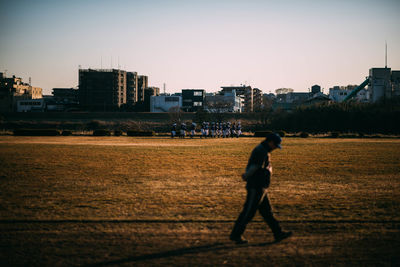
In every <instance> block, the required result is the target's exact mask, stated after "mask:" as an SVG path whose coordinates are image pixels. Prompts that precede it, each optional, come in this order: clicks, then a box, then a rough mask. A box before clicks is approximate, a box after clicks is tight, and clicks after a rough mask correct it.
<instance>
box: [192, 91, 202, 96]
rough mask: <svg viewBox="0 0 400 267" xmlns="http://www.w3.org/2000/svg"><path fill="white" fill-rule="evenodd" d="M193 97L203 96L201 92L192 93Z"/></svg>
mask: <svg viewBox="0 0 400 267" xmlns="http://www.w3.org/2000/svg"><path fill="white" fill-rule="evenodd" d="M193 96H203V91H194V92H193Z"/></svg>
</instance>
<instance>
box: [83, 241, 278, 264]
mask: <svg viewBox="0 0 400 267" xmlns="http://www.w3.org/2000/svg"><path fill="white" fill-rule="evenodd" d="M274 243H275V242H263V243H256V244H244V245H230V244H231V243H229V244H227V243H214V244H209V245H204V246H195V247H189V248H180V249H175V250H169V251H164V252H158V253H153V254H146V255H139V256H134V257H129V258H125V259H119V260H112V261H105V262H99V263H95V264H89V265H86V266H107V265H115V264H123V263H130V262H139V261H145V260H153V259H160V258H168V257H173V256H181V255H187V254H196V253H201V252H208V251H219V250H228V249H235V248H243V247H262V246H270V245H272V244H274Z"/></svg>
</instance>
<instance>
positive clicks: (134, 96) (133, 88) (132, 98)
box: [126, 72, 138, 106]
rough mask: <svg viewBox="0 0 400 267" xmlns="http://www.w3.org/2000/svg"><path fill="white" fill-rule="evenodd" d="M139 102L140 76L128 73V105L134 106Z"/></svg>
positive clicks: (135, 73)
mask: <svg viewBox="0 0 400 267" xmlns="http://www.w3.org/2000/svg"><path fill="white" fill-rule="evenodd" d="M137 102H138V75H137V72H127V73H126V103H127V104H128V106H133V105H134V104H135V103H137Z"/></svg>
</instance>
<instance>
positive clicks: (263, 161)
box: [246, 141, 271, 189]
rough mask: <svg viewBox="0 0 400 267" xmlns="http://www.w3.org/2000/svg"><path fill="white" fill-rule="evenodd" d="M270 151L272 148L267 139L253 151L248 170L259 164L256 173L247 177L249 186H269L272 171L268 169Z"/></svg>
mask: <svg viewBox="0 0 400 267" xmlns="http://www.w3.org/2000/svg"><path fill="white" fill-rule="evenodd" d="M269 152H270V148H269V146H268V144H267V142H266V141H263V142H261V143H260V144H259V145H258V146H256V147H255V148H254V149H253V151H252V152H251V155H250V158H249V162H248V163H247V167H246V172H247V171H248V170H249V168H250V167H251V166H252V165H256V166H258V169H257V170H256V171H255V173H254V174H253V175H252V176H250V177H249V178H248V179H247V185H246V187H247V188H258V189H261V188H268V187H269V183H270V179H271V173H270V172H269V170H268V169H267V167H268V166H269V164H270V162H269Z"/></svg>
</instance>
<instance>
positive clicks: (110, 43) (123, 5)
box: [0, 0, 400, 94]
mask: <svg viewBox="0 0 400 267" xmlns="http://www.w3.org/2000/svg"><path fill="white" fill-rule="evenodd" d="M0 22H1V27H0V72H4V71H5V70H7V76H11V75H16V76H17V77H22V78H23V79H24V81H26V82H28V79H29V77H31V78H32V85H33V86H39V87H42V88H43V89H44V94H51V89H52V88H54V87H74V86H77V85H78V68H79V65H80V66H81V67H82V68H101V67H103V68H111V67H113V68H118V63H119V66H120V68H121V69H124V70H127V71H137V72H138V73H139V74H142V75H148V76H149V85H151V86H157V87H160V89H161V90H162V88H163V83H166V86H167V92H178V91H180V90H181V89H183V88H204V89H206V90H207V91H208V92H215V91H218V90H220V87H221V86H229V85H240V84H247V85H251V86H252V87H257V88H260V89H261V90H263V92H264V93H268V92H270V91H271V92H274V90H275V89H277V88H281V87H290V88H293V89H294V90H295V91H308V88H310V87H311V86H312V85H314V84H319V85H321V86H322V87H323V88H324V89H325V91H324V92H325V93H327V92H328V89H329V88H330V87H332V86H334V85H348V84H360V83H362V82H363V81H364V79H365V77H366V76H368V70H369V69H370V68H372V67H384V66H385V41H387V46H388V67H391V68H392V69H395V70H400V1H399V0H335V1H325V0H297V1H296V0H281V1H278V0H276V1H272V0H247V1H236V0H210V1H209V0H194V1H192V0H129V1H128V0H126V1H123V0H109V1H106V0H104V1H103V0H97V1H95V0H79V1H78V0H60V1H59V0H26V1H23V0H13V1H11V0H9V1H4V0H0Z"/></svg>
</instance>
